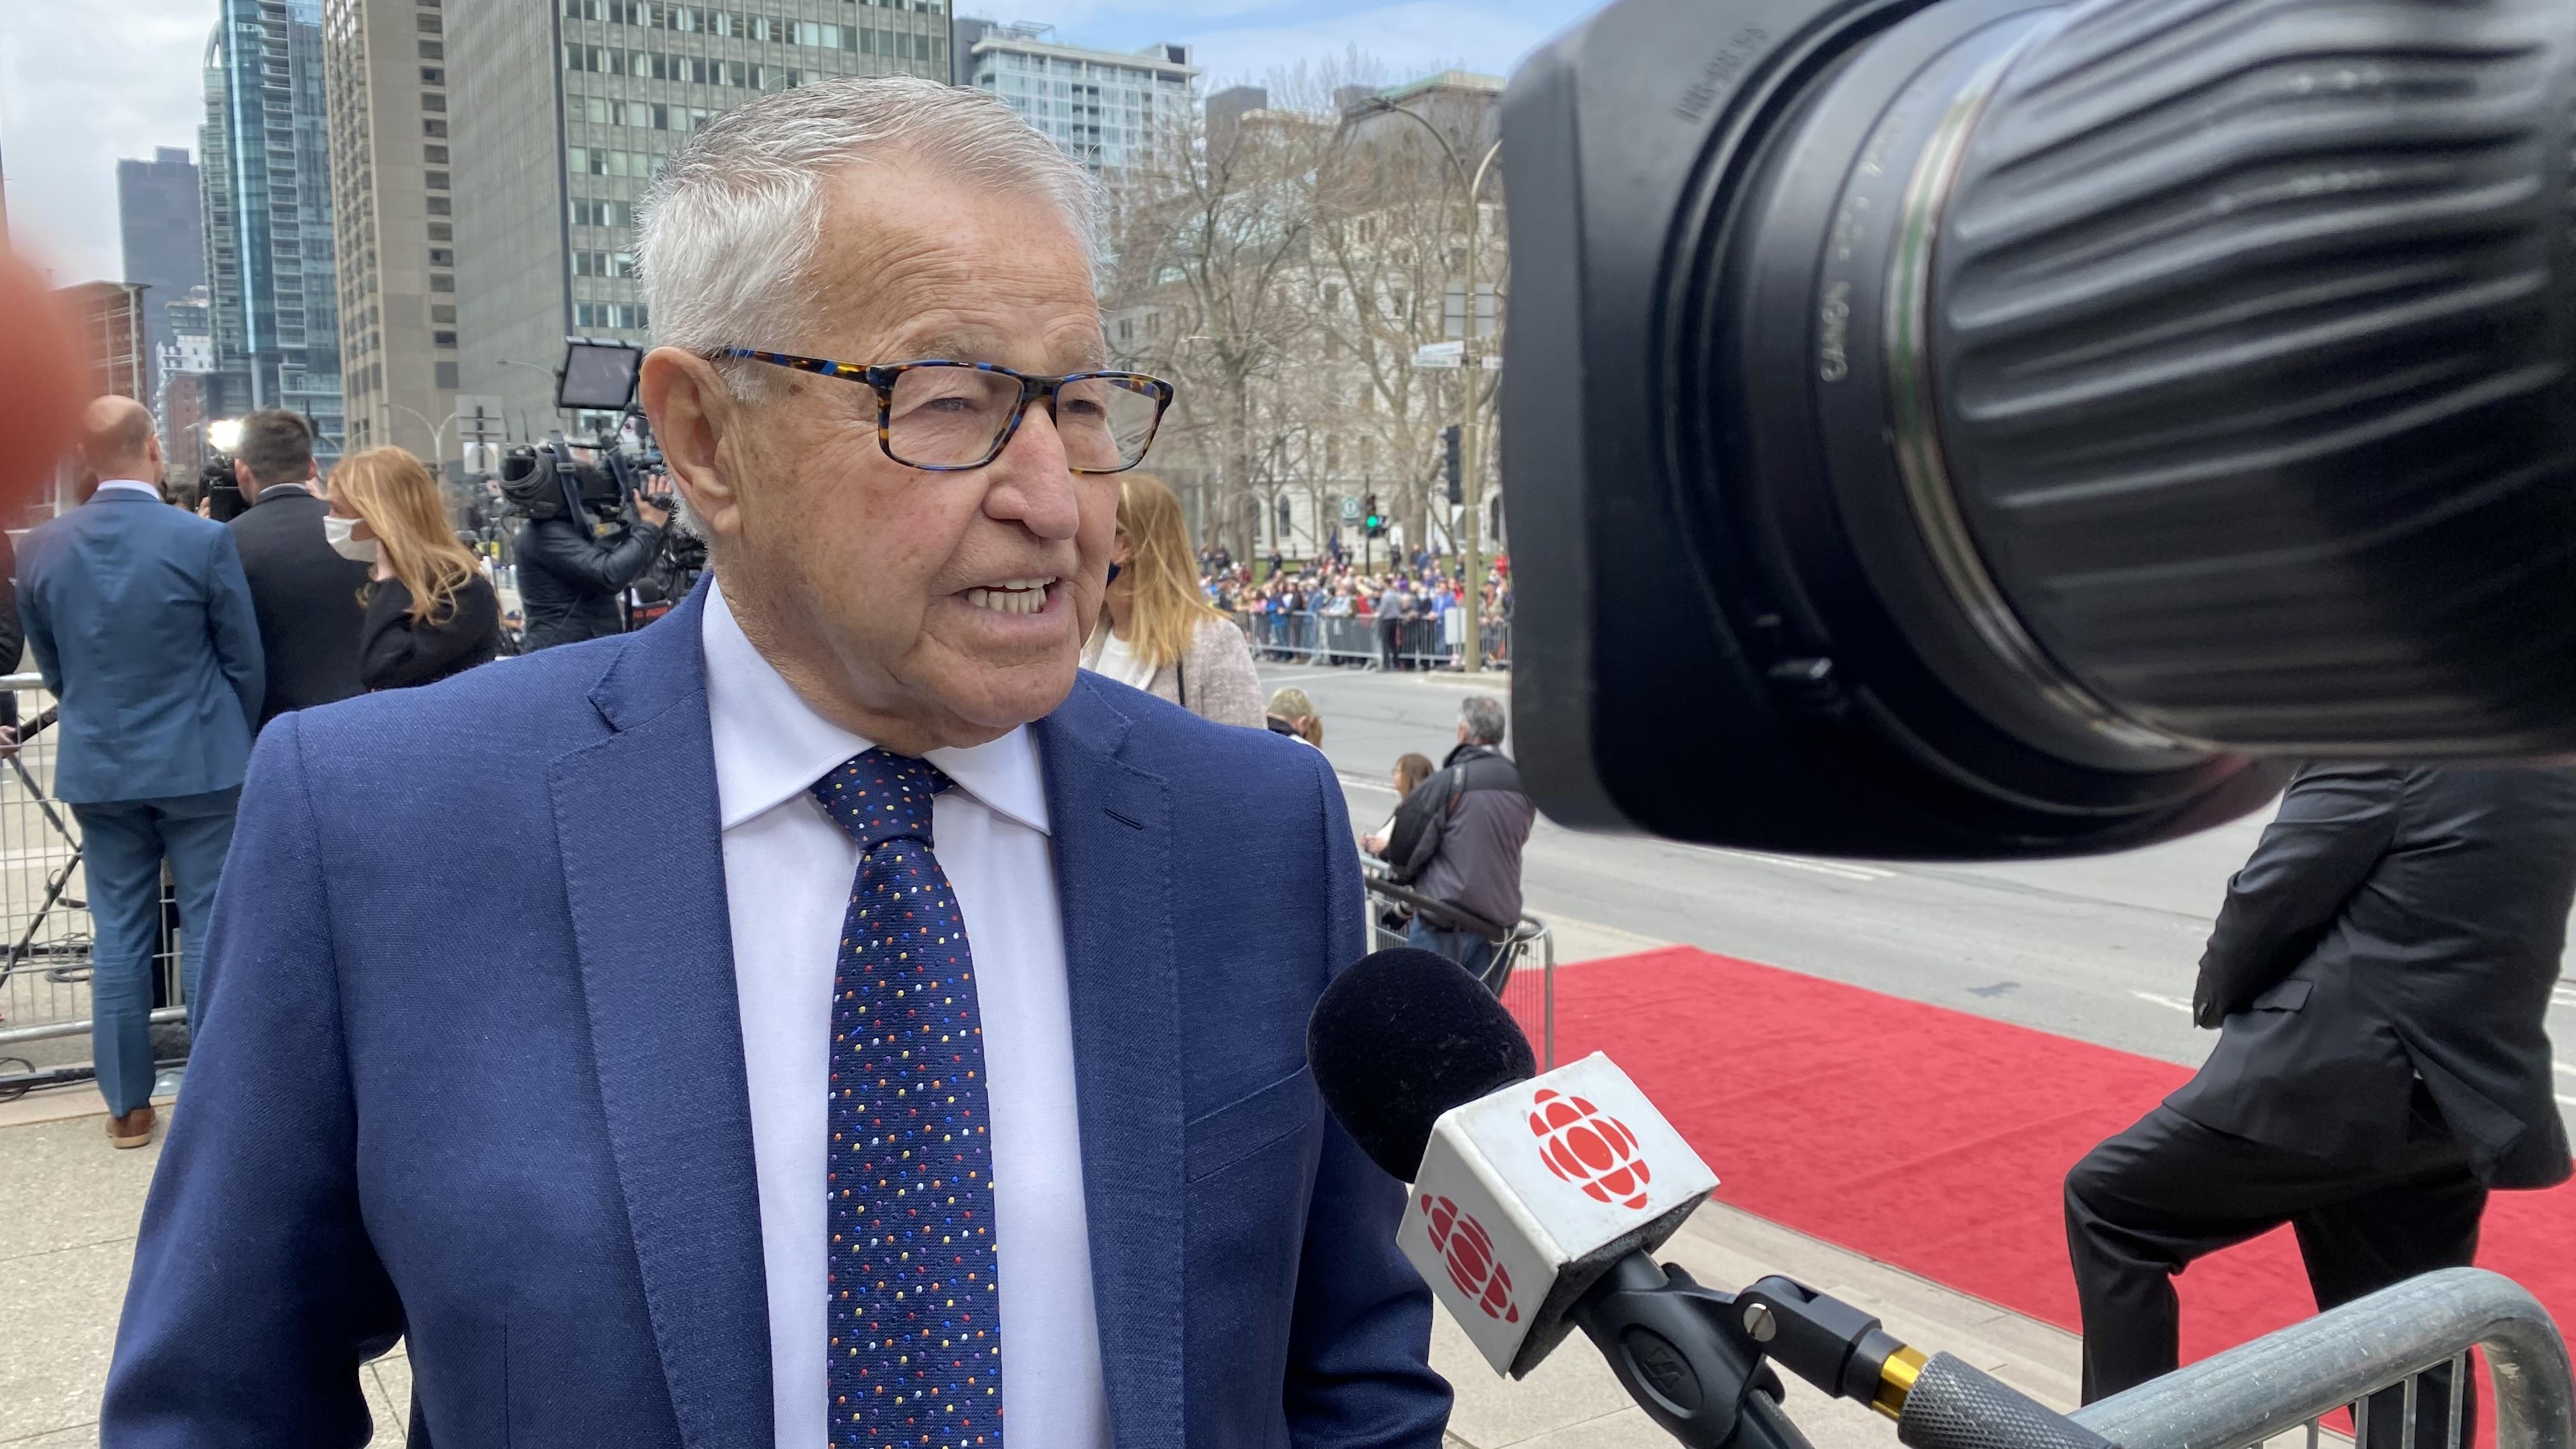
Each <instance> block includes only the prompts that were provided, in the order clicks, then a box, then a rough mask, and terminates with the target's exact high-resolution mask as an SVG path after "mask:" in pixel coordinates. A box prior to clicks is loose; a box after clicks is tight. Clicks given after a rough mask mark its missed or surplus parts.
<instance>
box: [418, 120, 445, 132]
mask: <svg viewBox="0 0 2576 1449" xmlns="http://www.w3.org/2000/svg"><path fill="white" fill-rule="evenodd" d="M420 133H421V134H422V135H424V136H444V135H446V134H447V123H446V122H445V121H442V120H440V119H439V118H437V117H436V116H432V117H430V118H429V119H428V120H425V121H423V122H421V123H420Z"/></svg>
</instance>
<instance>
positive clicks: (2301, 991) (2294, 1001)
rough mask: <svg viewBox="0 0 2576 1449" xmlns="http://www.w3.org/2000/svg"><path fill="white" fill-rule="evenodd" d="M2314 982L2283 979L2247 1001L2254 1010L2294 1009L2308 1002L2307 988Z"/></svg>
mask: <svg viewBox="0 0 2576 1449" xmlns="http://www.w3.org/2000/svg"><path fill="white" fill-rule="evenodd" d="M2314 984H2315V983H2313V982H2309V981H2284V982H2282V983H2281V984H2280V985H2278V986H2275V987H2273V988H2272V989H2271V990H2269V991H2266V992H2264V993H2263V994H2262V995H2260V996H2257V997H2255V998H2254V999H2253V1000H2252V1001H2251V1002H2249V1003H2247V1005H2248V1006H2249V1008H2250V1009H2252V1010H2255V1011H2296V1010H2298V1009H2299V1008H2300V1007H2303V1006H2305V1005H2307V1004H2308V990H2309V988H2310V987H2311V986H2313V985H2314Z"/></svg>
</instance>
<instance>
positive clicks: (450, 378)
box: [438, 362, 456, 392]
mask: <svg viewBox="0 0 2576 1449" xmlns="http://www.w3.org/2000/svg"><path fill="white" fill-rule="evenodd" d="M438 385H439V387H440V389H441V390H443V391H447V392H454V391H455V390H456V364H455V363H453V362H442V363H440V364H438Z"/></svg>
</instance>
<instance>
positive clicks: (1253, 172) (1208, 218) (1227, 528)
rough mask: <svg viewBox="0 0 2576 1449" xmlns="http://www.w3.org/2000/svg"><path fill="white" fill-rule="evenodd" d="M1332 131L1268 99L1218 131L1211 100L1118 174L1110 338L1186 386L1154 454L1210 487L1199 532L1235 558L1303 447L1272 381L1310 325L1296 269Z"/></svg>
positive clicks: (1302, 262) (1297, 424) (1246, 548)
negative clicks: (1220, 541)
mask: <svg viewBox="0 0 2576 1449" xmlns="http://www.w3.org/2000/svg"><path fill="white" fill-rule="evenodd" d="M1331 140H1332V136H1331V128H1330V125H1329V123H1328V122H1327V121H1325V120H1323V119H1321V118H1318V117H1315V116H1313V115H1309V114H1305V113H1301V112H1296V111H1285V110H1281V111H1273V110H1270V109H1268V108H1262V109H1258V110H1254V111H1251V112H1248V113H1246V114H1243V115H1240V116H1231V117H1228V118H1227V123H1226V124H1225V125H1223V126H1222V127H1221V128H1219V129H1218V130H1217V131H1216V132H1215V133H1214V134H1211V131H1210V127H1209V123H1208V116H1207V113H1206V112H1205V110H1204V109H1201V110H1198V111H1196V112H1195V113H1193V114H1191V115H1188V116H1187V117H1185V118H1178V119H1176V120H1175V122H1174V123H1172V124H1170V125H1168V126H1166V127H1165V128H1164V129H1163V131H1162V132H1161V133H1160V134H1159V135H1158V136H1157V139H1156V143H1155V145H1154V146H1153V147H1152V148H1151V150H1150V152H1149V159H1148V160H1147V161H1146V162H1145V163H1143V164H1141V165H1139V166H1136V167H1133V168H1131V169H1129V170H1128V171H1126V172H1124V173H1123V174H1121V175H1120V176H1118V177H1117V178H1115V179H1114V180H1113V181H1112V183H1111V185H1112V206H1111V212H1110V215H1111V225H1110V229H1109V238H1108V240H1109V248H1110V253H1111V257H1112V264H1111V269H1110V277H1109V280H1108V286H1107V293H1108V310H1109V312H1110V316H1111V333H1112V340H1113V343H1114V344H1115V345H1117V346H1118V347H1119V349H1120V351H1121V352H1122V353H1123V354H1125V355H1126V356H1127V357H1129V358H1130V359H1131V360H1132V361H1133V362H1135V363H1136V364H1137V365H1140V366H1144V367H1147V368H1149V369H1151V370H1154V371H1158V372H1161V373H1162V374H1163V375H1165V376H1168V377H1170V378H1171V379H1172V380H1173V381H1174V382H1175V383H1177V384H1178V385H1179V387H1180V397H1179V399H1178V401H1177V402H1176V403H1175V404H1174V407H1173V414H1172V416H1171V418H1170V419H1168V420H1167V421H1166V423H1165V431H1164V440H1163V441H1162V442H1158V443H1157V453H1158V455H1160V456H1162V457H1164V458H1167V459H1168V460H1169V462H1168V463H1167V464H1166V466H1167V467H1170V468H1174V469H1177V470H1185V471H1189V472H1192V473H1195V475H1196V476H1197V478H1198V479H1199V480H1200V482H1201V483H1202V485H1203V487H1205V486H1206V485H1213V486H1212V487H1210V488H1207V491H1208V492H1211V493H1212V494H1213V497H1210V498H1208V499H1207V505H1208V506H1207V507H1206V509H1205V516H1204V517H1203V519H1202V523H1203V526H1204V527H1206V528H1207V529H1208V530H1209V532H1210V533H1211V535H1212V536H1215V537H1220V538H1224V539H1225V540H1226V541H1228V542H1229V543H1230V544H1231V546H1232V547H1233V548H1234V549H1235V551H1236V552H1237V553H1238V554H1240V555H1246V556H1248V555H1249V553H1250V551H1251V549H1252V547H1253V538H1254V522H1255V519H1256V518H1257V517H1258V516H1259V515H1258V510H1259V509H1260V508H1262V507H1264V506H1275V502H1276V499H1277V496H1278V491H1279V488H1280V487H1281V485H1282V483H1283V482H1284V480H1285V479H1286V478H1287V477H1289V476H1290V473H1291V470H1292V468H1293V467H1294V465H1295V463H1296V462H1297V461H1298V460H1299V459H1300V457H1301V453H1300V448H1299V446H1298V445H1297V444H1296V443H1295V442H1293V441H1292V439H1294V438H1295V436H1296V435H1297V434H1298V433H1300V432H1301V431H1302V428H1301V423H1302V420H1301V419H1298V418H1295V417H1293V416H1291V413H1292V411H1293V410H1291V409H1288V408H1286V407H1284V406H1283V404H1282V400H1281V399H1280V398H1279V397H1278V396H1277V395H1276V393H1275V388H1276V385H1277V383H1278V382H1279V381H1280V379H1281V378H1282V376H1283V374H1284V373H1286V372H1287V371H1288V370H1289V367H1290V363H1291V359H1293V358H1295V357H1296V356H1297V354H1298V352H1299V351H1300V349H1302V348H1304V347H1306V346H1308V345H1309V342H1310V334H1311V333H1312V331H1313V326H1314V317H1313V312H1312V309H1311V308H1310V307H1309V306H1308V305H1307V304H1306V301H1305V298H1304V296H1303V290H1304V289H1303V288H1302V286H1301V285H1300V278H1301V275H1302V272H1303V269H1304V268H1305V266H1306V260H1307V251H1308V245H1309V239H1310V233H1311V229H1312V225H1313V217H1314V194H1313V193H1314V181H1315V177H1316V175H1317V173H1318V170H1319V168H1320V165H1321V160H1322V153H1323V151H1324V149H1325V148H1326V147H1328V146H1329V145H1330V144H1331ZM1167 447H1168V451H1166V448H1167Z"/></svg>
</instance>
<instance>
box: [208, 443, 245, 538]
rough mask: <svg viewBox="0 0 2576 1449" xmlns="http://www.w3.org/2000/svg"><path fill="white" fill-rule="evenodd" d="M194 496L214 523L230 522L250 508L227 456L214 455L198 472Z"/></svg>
mask: <svg viewBox="0 0 2576 1449" xmlns="http://www.w3.org/2000/svg"><path fill="white" fill-rule="evenodd" d="M197 496H198V497H200V498H203V499H205V500H206V516H207V517H208V518H211V519H213V520H214V521H215V522H217V523H230V522H232V521H233V520H234V519H236V518H239V517H241V515H242V512H243V510H245V509H247V508H249V507H250V500H248V499H246V498H244V497H242V491H241V479H240V478H239V476H237V475H236V474H235V473H234V472H233V460H232V455H231V454H228V453H217V454H215V455H214V456H213V457H211V458H208V459H207V460H206V461H205V464H204V466H202V467H200V468H199V469H198V470H197Z"/></svg>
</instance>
